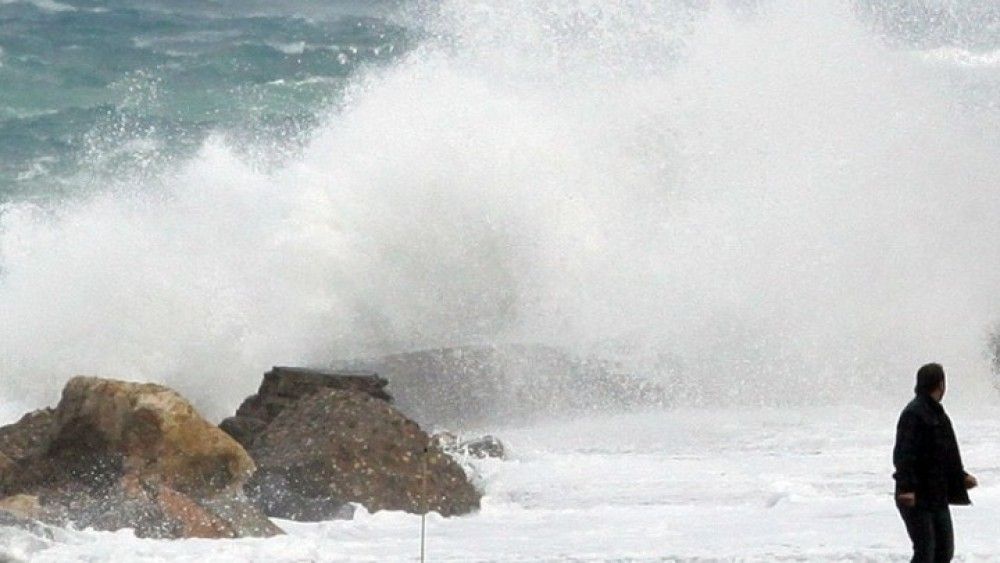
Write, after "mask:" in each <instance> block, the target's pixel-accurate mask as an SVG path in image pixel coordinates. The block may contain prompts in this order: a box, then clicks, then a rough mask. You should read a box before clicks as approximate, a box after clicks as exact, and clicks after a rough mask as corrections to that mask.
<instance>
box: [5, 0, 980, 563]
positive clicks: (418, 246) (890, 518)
mask: <svg viewBox="0 0 1000 563" xmlns="http://www.w3.org/2000/svg"><path fill="white" fill-rule="evenodd" d="M998 22H1000V16H998V13H997V10H996V8H995V6H994V3H993V2H990V1H988V0H947V1H946V0H940V1H934V2H930V1H929V0H928V1H922V0H912V1H910V0H884V1H881V0H864V1H862V0H858V1H838V0H815V1H809V2H802V1H798V0H760V1H754V0H728V1H722V0H719V1H695V0H684V1H681V0H678V1H653V0H627V1H624V2H618V3H608V2H606V1H605V0H553V1H551V2H536V1H533V0H505V1H494V0H434V1H431V0H413V1H404V0H399V1H385V2H371V1H368V2H363V1H326V2H321V1H316V0H299V1H295V0H282V1H279V2H263V1H237V0H217V1H213V2H173V1H168V0H157V1H152V0H137V1H133V2H117V1H97V0H90V1H85V0H35V1H31V2H24V1H10V0H0V419H3V420H5V421H6V420H12V419H14V418H15V417H17V416H18V415H20V414H21V413H22V412H24V411H25V410H27V409H30V408H37V407H39V406H42V405H47V404H52V403H54V402H55V400H56V399H57V397H58V393H59V390H60V389H61V387H62V385H63V383H64V382H65V380H66V379H67V378H69V377H70V376H72V375H75V374H93V375H103V376H109V377H119V378H126V379H135V380H148V381H158V382H162V383H166V384H168V385H171V386H173V387H174V388H176V389H177V390H179V391H180V392H181V393H183V394H184V395H185V396H187V397H190V398H191V400H192V401H193V402H194V403H195V404H196V406H198V408H199V409H200V410H201V411H202V412H203V413H204V414H205V415H206V416H207V417H209V418H212V419H216V420H217V419H219V418H221V417H223V416H225V415H227V414H229V413H231V412H232V410H233V409H234V408H235V406H236V405H237V404H238V403H239V402H240V400H241V399H242V398H243V397H245V396H246V395H248V394H250V393H251V392H253V390H254V389H255V388H256V386H257V384H258V383H259V378H260V374H261V373H263V372H264V371H266V370H267V369H268V368H269V367H270V366H272V365H310V366H317V367H322V366H324V365H328V364H330V363H333V362H336V361H338V360H345V359H351V358H359V357H369V356H378V355H382V354H388V353H396V352H402V351H408V350H416V349H421V348H432V347H440V346H455V345H465V344H491V343H527V344H542V345H547V346H555V347H558V348H561V349H564V350H567V351H569V352H572V353H577V354H579V355H581V356H597V357H600V358H602V359H609V360H613V361H615V362H616V364H617V365H621V366H622V367H623V369H627V370H629V371H631V372H634V373H636V374H638V375H641V376H643V377H647V378H649V379H651V380H653V381H656V382H659V383H661V384H662V385H663V386H664V387H665V388H667V389H668V390H669V391H670V393H671V396H672V397H674V398H675V403H676V404H678V405H683V406H684V407H685V408H687V409H690V410H685V411H664V412H654V413H640V414H635V413H632V414H613V415H608V416H609V417H610V418H608V419H595V420H584V419H583V418H582V417H581V418H580V419H576V420H574V419H570V420H566V419H563V420H558V421H553V422H552V423H551V424H547V423H546V422H544V421H541V422H540V421H539V420H538V417H532V419H531V422H530V423H529V422H528V421H520V420H510V421H507V423H506V424H505V425H504V426H503V427H498V428H490V429H477V430H480V431H494V432H497V433H500V434H501V435H504V434H505V435H507V436H509V437H510V440H512V444H513V445H514V446H515V449H516V450H519V451H520V452H521V453H520V454H519V455H518V456H517V457H515V458H514V459H513V460H512V461H510V462H503V463H500V464H498V465H497V466H496V467H485V468H482V470H483V471H484V475H486V476H487V478H486V479H485V481H484V482H483V485H484V487H485V490H486V494H487V499H488V502H487V503H486V505H485V508H484V510H483V512H482V513H480V514H478V515H474V516H470V517H468V518H464V519H458V520H453V521H450V522H449V523H447V524H446V523H445V522H434V525H441V526H442V527H445V526H450V527H448V528H446V529H447V530H450V531H444V532H442V535H441V536H439V538H440V541H441V542H442V543H441V544H439V546H440V549H441V551H439V552H438V553H439V554H440V555H441V557H442V558H446V559H452V560H465V559H475V560H559V559H566V558H576V559H580V560H601V559H608V558H611V559H618V560H629V559H653V560H655V559H657V558H660V559H663V558H666V559H671V558H678V559H697V558H708V559H712V558H722V559H741V558H742V559H751V560H753V559H758V560H773V559H775V558H778V559H780V558H798V559H803V558H805V559H827V560H844V559H847V560H852V559H860V560H872V559H875V560H882V559H902V557H903V556H902V553H903V552H905V545H904V539H905V538H903V537H902V536H901V529H900V527H899V526H898V525H897V524H898V523H897V522H895V520H894V518H895V515H894V514H893V513H892V510H891V507H890V506H889V505H888V504H886V503H885V498H884V496H883V495H884V491H885V490H887V489H888V482H887V479H888V474H889V470H888V468H886V467H885V463H886V461H885V459H884V456H885V455H888V454H887V452H888V449H889V448H890V447H891V443H890V442H891V436H889V435H888V434H886V432H885V431H883V429H884V428H889V427H890V426H891V414H892V412H893V411H894V410H895V409H896V408H898V407H899V406H900V405H901V404H902V402H903V401H904V400H905V398H906V394H907V390H908V389H909V388H910V386H911V378H912V373H913V371H914V369H915V368H916V367H917V366H919V365H920V364H922V363H924V362H926V361H931V360H936V361H939V362H941V363H943V364H944V365H945V366H946V368H947V369H948V371H949V376H950V378H951V379H950V382H951V386H950V390H949V408H952V405H953V406H954V409H955V411H956V413H958V414H961V413H965V416H966V417H965V418H964V420H966V421H968V424H969V425H970V427H972V428H975V429H976V430H977V432H979V434H972V435H969V436H968V437H967V438H966V437H965V435H964V434H963V433H962V422H961V421H962V420H963V418H960V417H959V416H956V424H958V425H959V433H960V436H962V437H963V439H967V440H970V441H969V442H965V444H968V445H970V446H971V450H970V452H971V455H970V456H969V457H970V462H969V463H970V466H971V467H974V468H975V469H976V471H977V472H978V473H980V474H981V475H982V476H984V477H985V478H984V480H983V481H984V486H983V491H982V494H983V496H982V497H981V498H982V499H983V500H984V502H983V504H984V505H985V506H984V507H983V509H982V510H981V511H980V512H969V513H968V514H969V516H968V520H967V522H968V527H967V528H966V529H968V530H971V532H970V537H969V538H968V543H966V544H964V545H967V546H969V549H970V550H972V551H968V552H964V553H967V554H970V555H964V557H965V558H966V560H979V559H987V560H988V559H990V558H995V557H996V555H995V554H997V553H998V552H1000V551H998V549H1000V547H998V546H997V545H996V543H995V542H994V541H993V539H991V537H987V535H986V534H985V532H986V531H988V530H992V528H991V527H990V526H995V524H994V523H995V517H994V515H995V514H996V511H995V510H993V509H992V508H991V506H992V505H991V501H992V500H993V499H995V498H996V489H995V488H993V487H992V486H991V485H990V479H991V478H995V475H996V468H995V467H994V466H992V465H990V464H991V463H992V462H991V461H989V460H990V459H991V458H992V457H995V456H994V452H995V448H994V447H993V446H991V445H990V443H991V442H989V440H987V438H984V437H995V436H996V435H997V429H996V427H995V424H994V423H993V422H991V421H992V420H993V418H994V417H992V413H993V410H991V409H992V408H993V406H994V405H995V404H996V402H997V396H996V390H995V388H994V383H995V376H994V374H993V373H992V371H991V368H990V365H991V360H992V359H991V351H990V349H989V345H988V343H989V342H990V339H991V337H992V335H993V334H994V332H995V331H996V328H997V326H998V321H1000V298H998V297H1000V296H998V292H997V288H998V287H1000V247H998V246H997V244H996V241H997V240H1000V222H997V220H996V218H997V217H998V213H1000V189H998V186H1000V159H997V156H996V155H997V154H998V149H1000V106H998V104H997V100H998V99H1000V96H998V94H1000V62H998V61H1000V55H998V53H1000V37H998V35H997V30H998V29H1000V24H998ZM527 384H528V385H530V381H529V382H527ZM510 392H513V393H524V392H530V388H529V389H528V390H525V389H513V390H510ZM845 403H850V404H852V405H853V406H852V407H850V408H851V409H858V410H847V411H839V410H837V409H840V408H843V407H839V406H838V405H843V404H845ZM747 409H749V410H747ZM772 409H774V410H772ZM824 409H833V410H824ZM866 409H875V410H866ZM839 412H847V413H848V416H846V417H838V416H834V415H832V414H831V413H839ZM761 413H763V414H761ZM852 413H853V414H852ZM886 413H889V414H888V415H887V414H886ZM540 414H542V415H544V414H545V413H540ZM831 417H833V418H832V419H831ZM831 420H836V421H837V423H836V424H833V425H831V424H829V423H830V421H831ZM595 425H596V426H595ZM799 427H801V429H800V428H799ZM619 428H624V429H627V430H628V432H627V433H625V435H623V433H622V432H619V431H618V430H617V429H619ZM670 428H673V429H676V430H677V432H678V434H670V436H675V438H676V440H677V441H675V442H671V441H667V442H655V443H650V441H649V440H648V439H647V437H648V436H658V435H660V433H662V432H664V431H665V430H664V429H670ZM585 429H586V430H585ZM712 429H717V432H716V430H712ZM744 429H748V430H747V431H746V432H744ZM803 429H804V430H803ZM456 430H463V429H456ZM574 430H579V432H578V433H574V432H573V431H574ZM800 430H801V431H800ZM567 432H570V434H573V435H572V436H567V435H566V433H567ZM803 433H804V434H803ZM584 434H586V436H587V437H588V438H592V439H593V440H594V441H595V442H597V444H596V445H594V446H593V447H591V446H588V445H587V444H586V443H580V442H579V440H580V439H581V438H582V437H583V435H584ZM990 439H992V438H990ZM984 440H986V441H984ZM830 463H833V464H834V465H832V466H830V467H834V468H835V469H836V471H838V472H839V475H840V477H837V475H827V474H823V475H822V476H820V477H817V468H819V467H828V466H829V465H827V464H830ZM617 468H621V469H620V471H621V473H620V474H618V475H617V480H616V478H612V477H609V475H610V476H614V475H616V474H615V471H616V470H617ZM661 475H662V476H666V477H664V478H661V477H659V476H661ZM703 475H711V476H712V480H711V483H712V485H718V486H717V487H716V486H703V485H702V481H701V478H702V476H703ZM490 476H492V478H490ZM633 488H634V490H633ZM720 490H721V491H723V493H720V492H719V491H720ZM726 491H731V494H727V493H726ZM973 515H976V516H973ZM789 518H791V519H789ZM963 518H966V517H965V516H963ZM717 519H721V520H717ZM770 519H773V522H774V525H768V522H769V520H770ZM747 521H752V522H754V523H755V525H754V526H753V529H752V530H747V529H746V528H744V527H743V524H744V523H745V522H747ZM595 522H596V523H595ZM711 522H720V524H719V525H718V528H711V527H709V524H710V523H711ZM664 523H665V524H664ZM798 523H804V524H803V525H802V526H800V525H798ZM413 525H414V521H413V519H412V518H409V517H407V516H404V515H398V514H384V513H383V514H376V515H372V516H371V517H370V518H367V517H362V518H360V519H359V520H356V521H352V522H338V523H326V524H322V525H316V526H296V525H294V524H293V525H290V531H292V532H293V533H292V534H291V535H290V536H288V537H287V538H283V539H277V540H267V541H259V542H258V541H238V542H177V543H167V542H146V541H141V540H135V539H134V538H131V537H130V536H129V534H128V532H121V533H119V534H99V533H94V532H87V531H84V532H67V533H66V534H64V535H61V536H59V538H57V540H56V541H54V542H53V541H48V540H45V539H44V538H34V537H25V536H23V535H17V534H16V533H14V532H11V533H12V534H14V535H8V536H5V537H4V538H5V539H3V540H2V544H0V545H2V546H3V548H4V549H5V550H6V551H5V552H3V553H5V554H7V555H9V556H10V557H16V558H37V559H40V560H46V559H48V560H94V559H102V558H111V557H116V558H125V559H127V558H130V557H131V558H134V559H147V560H161V559H167V560H171V559H179V560H184V559H188V560H201V559H206V558H211V559H219V560H225V559H228V560H242V559H253V558H254V557H256V558H258V559H260V560H272V559H281V558H285V559H287V560H313V559H318V560H340V559H350V558H352V557H355V558H358V559H363V560H402V559H408V558H412V555H413V553H411V552H409V551H407V549H409V548H412V547H413V546H412V545H411V544H410V543H409V542H410V541H411V540H410V528H408V526H410V527H412V526H413ZM657 525H660V526H662V527H656V526H657ZM587 526H593V527H594V528H595V529H596V530H597V531H595V533H593V534H588V535H587V536H586V538H584V539H580V534H579V533H578V531H579V530H580V529H583V528H586V527H587ZM498 530H508V531H509V534H501V533H498ZM848 531H855V532H857V533H856V535H854V536H851V537H850V538H849V539H847V540H845V539H844V538H845V537H846V536H847V535H848V534H847V532H848ZM647 532H648V533H647ZM744 532H745V534H746V535H741V534H744ZM5 533H6V531H5ZM491 534H492V535H491ZM484 538H485V539H484ZM490 538H492V539H490ZM651 538H652V539H653V540H655V541H651ZM540 539H547V540H548V539H551V541H549V542H548V543H546V542H544V541H540ZM991 542H993V543H991ZM337 546H341V547H343V546H349V547H350V549H351V550H354V551H351V552H350V553H346V552H344V551H339V552H338V551H336V549H338V547H337ZM344 549H347V548H344ZM432 549H433V548H432ZM331 550H332V551H331ZM432 553H433V551H432ZM470 554H471V555H470ZM7 555H5V556H7Z"/></svg>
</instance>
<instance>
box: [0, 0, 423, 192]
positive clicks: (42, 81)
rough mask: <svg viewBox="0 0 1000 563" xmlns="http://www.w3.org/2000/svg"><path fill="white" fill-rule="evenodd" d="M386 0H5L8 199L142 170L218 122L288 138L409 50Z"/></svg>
mask: <svg viewBox="0 0 1000 563" xmlns="http://www.w3.org/2000/svg"><path fill="white" fill-rule="evenodd" d="M387 5H388V3H387V2H378V1H375V2H350V1H347V2H344V1H340V2H308V1H305V2H283V3H280V4H272V3H267V2H157V1H145V0H144V1H139V2H115V1H90V2H72V3H61V2H56V1H37V2H19V1H15V2H3V3H2V4H0V199H11V198H46V197H50V196H51V195H52V192H58V191H65V190H73V189H78V188H80V187H81V186H85V185H86V184H87V183H88V182H90V183H93V182H95V181H97V180H98V179H100V180H103V181H107V176H108V175H114V174H128V173H135V171H136V169H137V168H138V169H144V168H148V167H150V166H155V165H156V164H158V163H162V161H164V160H166V159H170V158H179V157H183V156H184V155H189V154H190V152H191V151H192V150H194V148H195V147H197V146H198V145H199V144H200V143H201V142H203V141H204V139H205V137H206V135H208V134H209V133H210V132H213V131H216V132H225V133H226V134H227V135H229V136H230V137H232V138H233V141H234V142H237V143H244V144H250V145H258V146H262V145H266V146H268V147H271V148H274V147H275V146H279V147H280V146H282V144H283V141H284V140H285V139H287V138H288V137H294V136H295V135H297V134H301V133H303V132H304V131H306V130H308V129H309V128H311V127H314V126H315V125H316V122H317V116H318V115H319V114H321V113H323V112H324V111H326V110H327V109H328V108H330V107H332V105H333V104H334V103H335V102H336V100H337V98H338V96H339V92H341V91H342V90H343V88H344V85H345V83H346V80H347V77H348V76H350V75H351V73H352V72H355V71H356V70H357V69H359V68H363V67H365V66H366V65H379V64H384V63H385V62H387V61H391V60H393V58H394V57H396V56H398V55H399V54H400V53H401V52H405V50H406V49H407V46H408V40H407V36H406V33H405V30H404V29H402V28H401V27H399V26H398V25H392V24H390V23H388V22H387V21H386V20H385V19H384V18H383V17H380V16H384V13H383V12H385V10H383V9H382V8H384V7H385V6H387ZM397 50H398V51H397ZM95 175H96V176H97V177H98V178H96V179H95ZM102 175H103V176H105V177H103V178H100V177H101V176H102Z"/></svg>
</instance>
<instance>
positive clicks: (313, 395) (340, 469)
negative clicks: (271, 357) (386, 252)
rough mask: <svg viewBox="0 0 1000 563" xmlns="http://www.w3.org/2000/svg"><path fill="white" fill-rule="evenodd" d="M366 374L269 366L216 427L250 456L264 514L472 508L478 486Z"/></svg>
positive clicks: (312, 516) (255, 494) (253, 488)
mask: <svg viewBox="0 0 1000 563" xmlns="http://www.w3.org/2000/svg"><path fill="white" fill-rule="evenodd" d="M386 383H387V381H386V380H385V379H382V378H381V377H379V376H377V375H376V374H375V373H373V372H359V371H340V372H323V371H316V370H308V369H302V368H280V367H276V368H274V369H273V370H271V371H270V372H268V373H267V374H265V376H264V381H263V383H262V384H261V386H260V388H259V390H258V392H257V394H256V395H253V396H251V397H249V398H248V399H247V400H246V401H244V402H243V404H242V405H241V406H240V408H239V410H238V411H237V415H236V416H235V417H231V418H228V419H226V420H224V421H223V422H222V424H221V425H220V427H221V428H222V429H224V430H226V431H227V432H230V433H231V434H232V435H233V436H234V437H236V438H238V439H239V440H240V441H241V442H242V443H243V444H244V445H245V446H246V447H247V450H248V451H249V452H250V454H251V456H252V457H253V458H254V460H255V461H256V462H257V465H258V470H257V473H256V474H255V475H254V477H253V478H252V479H251V481H250V483H249V484H248V486H247V488H246V490H247V492H248V494H249V495H250V497H251V498H253V499H254V500H255V502H257V503H258V505H259V506H260V507H261V508H263V510H264V511H265V512H266V513H267V514H268V515H270V516H274V517H280V518H289V519H293V520H302V521H317V520H328V519H333V518H344V517H350V516H351V514H352V509H351V506H350V505H348V504H346V503H347V502H356V503H359V504H361V505H363V506H365V507H366V508H367V509H368V510H371V511H377V510H406V511H409V512H416V513H419V512H427V511H436V512H439V513H441V514H442V515H444V516H452V515H457V514H464V513H467V512H470V511H472V510H475V509H477V508H478V507H479V500H480V493H479V492H478V491H476V489H475V487H473V486H472V485H471V484H470V483H469V481H468V478H467V477H466V475H465V473H464V472H463V470H462V468H461V467H460V466H458V464H456V463H455V462H454V461H453V460H452V459H451V458H450V457H449V456H447V455H445V454H444V452H443V451H442V450H441V449H440V447H437V446H436V445H434V444H432V443H431V441H430V438H429V437H428V436H427V434H426V433H424V432H423V431H422V430H421V429H420V428H419V427H418V426H417V424H416V423H415V422H413V421H411V420H409V419H408V418H406V417H405V416H404V415H403V414H402V413H400V412H399V411H397V410H396V409H395V408H393V407H392V405H391V402H392V397H390V396H389V394H388V393H386V392H385V386H386Z"/></svg>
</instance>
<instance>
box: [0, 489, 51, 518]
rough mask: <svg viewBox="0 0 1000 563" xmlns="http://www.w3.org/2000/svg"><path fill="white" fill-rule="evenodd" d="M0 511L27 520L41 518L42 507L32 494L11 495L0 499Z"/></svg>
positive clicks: (42, 513)
mask: <svg viewBox="0 0 1000 563" xmlns="http://www.w3.org/2000/svg"><path fill="white" fill-rule="evenodd" d="M0 511H3V512H6V513H7V514H10V515H13V516H16V517H18V518H23V519H27V520H41V519H42V518H43V515H44V509H43V508H42V505H41V503H40V502H39V500H38V497H36V496H33V495H12V496H9V497H6V498H3V499H0Z"/></svg>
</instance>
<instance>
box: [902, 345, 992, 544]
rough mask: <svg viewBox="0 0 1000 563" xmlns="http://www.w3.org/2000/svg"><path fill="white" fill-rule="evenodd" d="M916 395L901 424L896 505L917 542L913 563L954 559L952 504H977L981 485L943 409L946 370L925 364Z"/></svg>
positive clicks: (918, 376) (910, 534) (905, 410)
mask: <svg viewBox="0 0 1000 563" xmlns="http://www.w3.org/2000/svg"><path fill="white" fill-rule="evenodd" d="M914 391H915V392H916V397H914V398H913V400H912V401H910V403H909V404H908V405H906V408H904V409H903V412H902V413H901V414H900V415H899V423H898V424H897V426H896V446H895V448H894V449H893V452H892V461H893V465H895V466H896V472H895V473H894V474H893V479H895V481H896V507H897V508H898V509H899V514H900V515H901V516H902V517H903V522H904V523H905V524H906V532H907V534H909V536H910V540H911V541H912V542H913V559H912V561H914V562H921V563H923V562H932V561H933V562H942V561H951V558H952V556H953V555H954V553H955V539H954V531H953V528H952V521H951V511H950V509H949V508H948V506H949V505H951V504H956V505H968V504H972V502H971V501H970V500H969V493H968V490H969V489H972V488H974V487H976V486H977V485H978V482H977V481H976V478H975V477H973V476H972V475H969V474H968V473H966V472H965V468H964V467H963V465H962V455H961V453H960V452H959V450H958V440H957V439H956V438H955V430H954V429H953V428H952V425H951V419H949V418H948V415H947V414H946V413H945V412H944V407H943V406H941V399H942V398H943V397H944V392H945V377H944V368H942V367H941V366H940V365H939V364H927V365H925V366H922V367H921V368H920V369H919V370H917V385H916V388H915V389H914Z"/></svg>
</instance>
